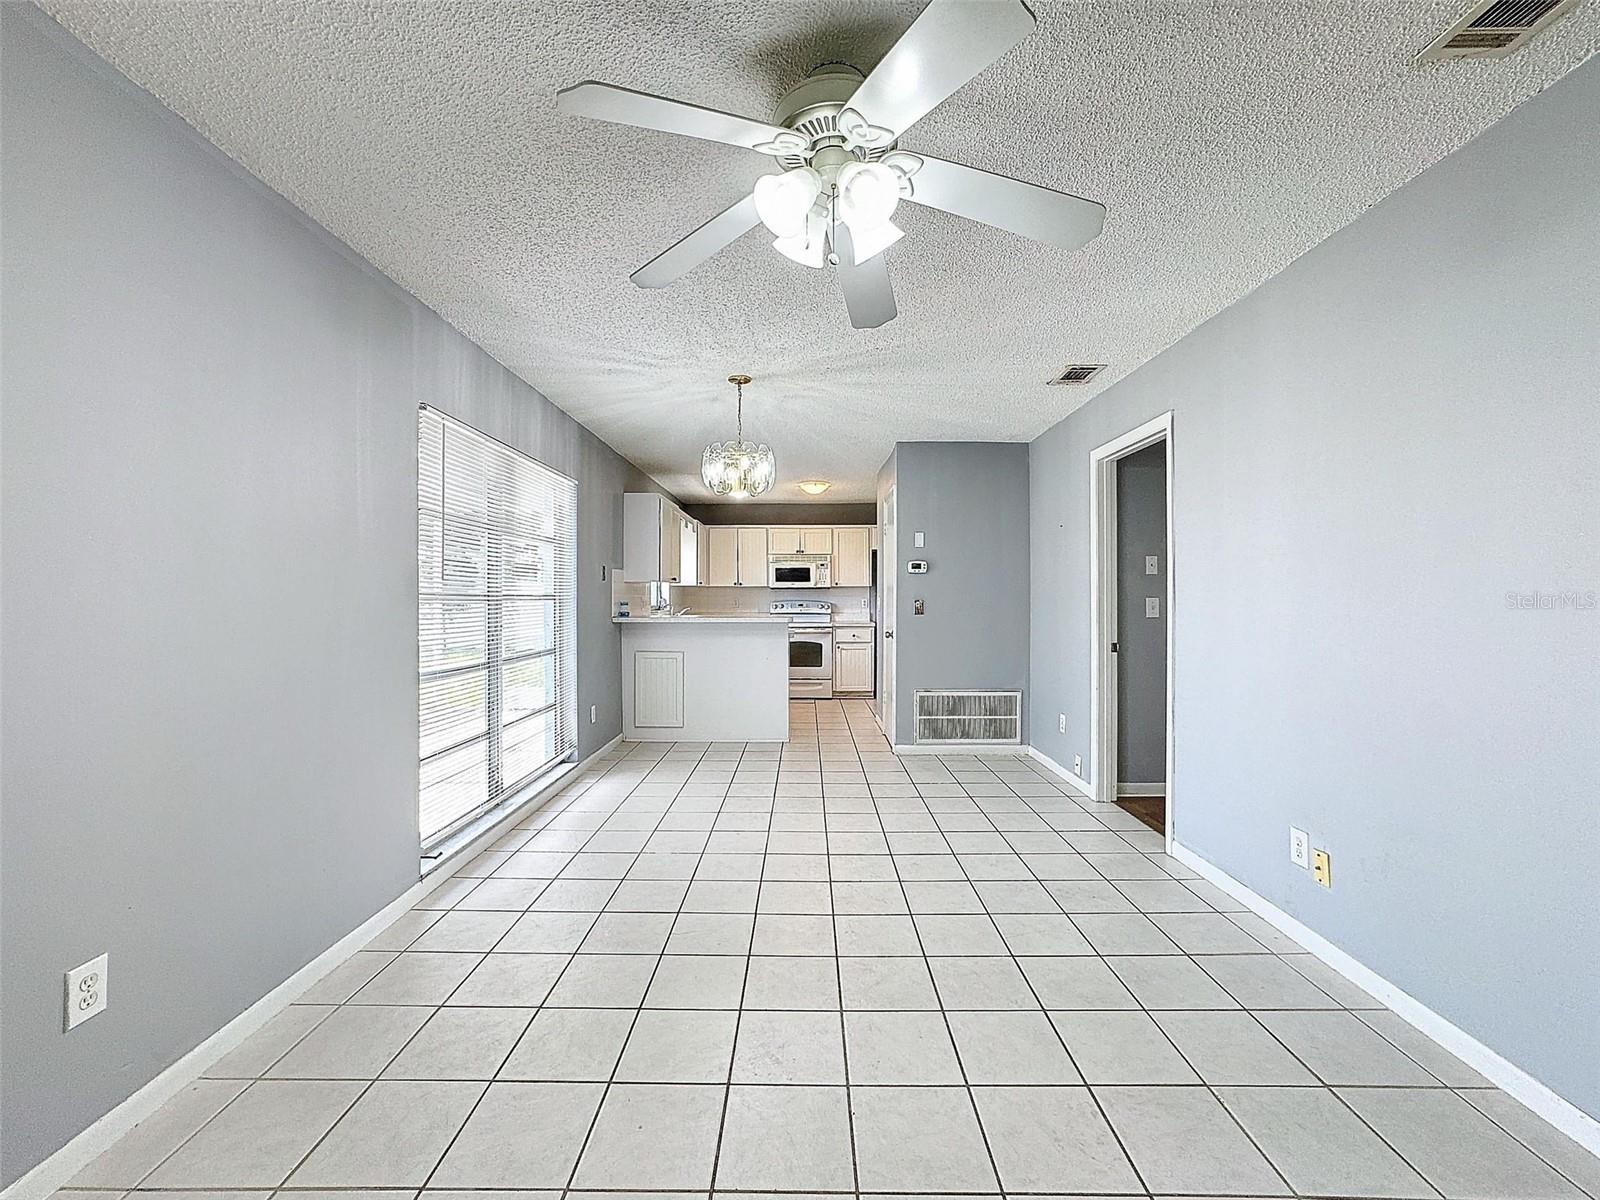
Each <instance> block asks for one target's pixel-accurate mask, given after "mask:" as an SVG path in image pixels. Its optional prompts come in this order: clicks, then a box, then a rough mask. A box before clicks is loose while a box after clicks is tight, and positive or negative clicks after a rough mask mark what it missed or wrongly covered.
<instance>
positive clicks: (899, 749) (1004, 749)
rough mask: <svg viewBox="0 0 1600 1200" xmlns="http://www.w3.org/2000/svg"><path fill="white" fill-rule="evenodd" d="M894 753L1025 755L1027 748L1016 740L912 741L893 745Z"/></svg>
mask: <svg viewBox="0 0 1600 1200" xmlns="http://www.w3.org/2000/svg"><path fill="white" fill-rule="evenodd" d="M894 752H895V753H896V754H1011V755H1026V754H1027V753H1028V748H1027V747H1026V746H1019V745H1017V743H1016V742H960V743H957V744H953V745H946V746H924V745H921V744H918V743H913V744H912V745H909V746H898V745H897V746H895V747H894Z"/></svg>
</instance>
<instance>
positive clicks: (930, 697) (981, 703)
mask: <svg viewBox="0 0 1600 1200" xmlns="http://www.w3.org/2000/svg"><path fill="white" fill-rule="evenodd" d="M1021 741H1022V693H1021V692H981V691H940V692H935V691H919V692H917V744H918V745H921V746H1014V745H1017V744H1018V743H1020V742H1021Z"/></svg>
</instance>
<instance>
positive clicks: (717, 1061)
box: [616, 1009, 739, 1083]
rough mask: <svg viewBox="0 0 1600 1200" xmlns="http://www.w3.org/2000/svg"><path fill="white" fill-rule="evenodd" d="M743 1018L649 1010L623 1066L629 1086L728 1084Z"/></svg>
mask: <svg viewBox="0 0 1600 1200" xmlns="http://www.w3.org/2000/svg"><path fill="white" fill-rule="evenodd" d="M738 1023H739V1017H738V1014H737V1013H732V1012H717V1011H691V1010H683V1009H645V1010H644V1011H642V1012H641V1013H639V1015H638V1017H637V1019H636V1020H635V1021H634V1025H633V1032H632V1033H630V1034H629V1035H628V1044H627V1046H626V1048H624V1050H623V1051H622V1061H621V1062H619V1063H618V1064H617V1073H616V1078H617V1079H618V1080H620V1081H622V1082H624V1083H725V1082H727V1079H728V1064H729V1063H730V1062H731V1061H732V1059H733V1034H734V1030H735V1029H736V1028H737V1027H738Z"/></svg>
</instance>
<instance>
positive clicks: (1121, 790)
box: [1117, 783, 1167, 796]
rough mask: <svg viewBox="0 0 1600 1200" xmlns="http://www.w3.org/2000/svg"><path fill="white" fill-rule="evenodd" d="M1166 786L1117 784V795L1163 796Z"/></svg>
mask: <svg viewBox="0 0 1600 1200" xmlns="http://www.w3.org/2000/svg"><path fill="white" fill-rule="evenodd" d="M1166 794H1167V785H1166V784H1164V783H1118V784H1117V795H1119V796H1165V795H1166Z"/></svg>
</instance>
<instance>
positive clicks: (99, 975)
mask: <svg viewBox="0 0 1600 1200" xmlns="http://www.w3.org/2000/svg"><path fill="white" fill-rule="evenodd" d="M109 961H110V960H109V956H108V955H105V954H102V955H100V957H98V958H92V959H90V960H89V961H88V962H86V963H84V964H83V965H82V966H81V967H74V968H73V969H72V970H70V971H68V972H67V974H66V993H65V998H66V1005H65V1009H66V1011H65V1014H64V1015H65V1019H66V1028H67V1029H72V1028H74V1027H75V1026H78V1025H82V1024H83V1023H84V1022H85V1021H87V1020H88V1019H89V1018H90V1017H92V1016H95V1015H96V1014H98V1013H103V1012H105V1010H106V971H107V967H108V965H109Z"/></svg>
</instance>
